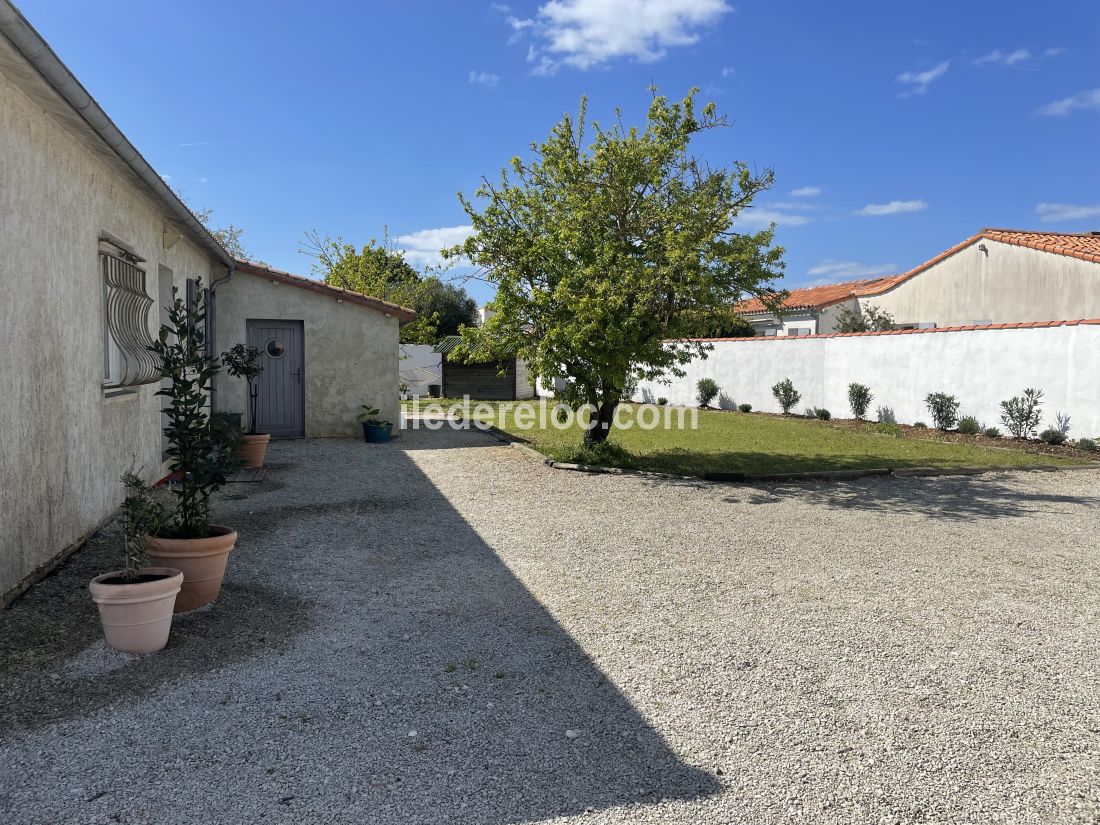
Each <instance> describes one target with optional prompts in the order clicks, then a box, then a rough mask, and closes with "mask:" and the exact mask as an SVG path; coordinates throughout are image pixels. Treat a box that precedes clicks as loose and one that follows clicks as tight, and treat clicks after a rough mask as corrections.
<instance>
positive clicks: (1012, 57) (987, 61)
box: [974, 49, 1031, 66]
mask: <svg viewBox="0 0 1100 825" xmlns="http://www.w3.org/2000/svg"><path fill="white" fill-rule="evenodd" d="M1025 60H1031V52H1029V51H1028V50H1027V49H1016V51H1014V52H1002V51H1001V50H1000V49H994V50H993V51H991V52H990V53H989V54H986V55H982V56H981V57H979V58H978V59H977V60H975V61H974V65H975V66H989V65H997V66H1012V65H1013V64H1016V63H1023V62H1024V61H1025Z"/></svg>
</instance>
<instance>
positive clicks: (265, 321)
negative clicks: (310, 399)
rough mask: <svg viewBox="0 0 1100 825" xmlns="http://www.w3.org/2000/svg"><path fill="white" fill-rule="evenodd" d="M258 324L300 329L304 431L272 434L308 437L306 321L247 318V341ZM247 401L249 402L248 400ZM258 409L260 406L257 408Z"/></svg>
mask: <svg viewBox="0 0 1100 825" xmlns="http://www.w3.org/2000/svg"><path fill="white" fill-rule="evenodd" d="M253 324H256V325H257V326H261V325H263V324H282V325H284V326H291V325H296V326H297V327H298V329H299V330H300V335H299V340H300V341H301V344H302V366H301V375H300V376H299V385H300V386H301V388H302V391H301V392H300V393H298V401H299V405H300V409H299V413H300V420H301V422H302V431H301V433H298V434H297V435H272V436H271V437H272V438H276V439H282V438H287V439H290V438H305V437H306V325H305V321H303V320H302V319H300V318H246V319H245V322H244V336H245V341H248V340H249V339H250V337H251V335H250V333H251V332H252V325H253ZM246 403H247V402H246ZM257 409H258V408H257Z"/></svg>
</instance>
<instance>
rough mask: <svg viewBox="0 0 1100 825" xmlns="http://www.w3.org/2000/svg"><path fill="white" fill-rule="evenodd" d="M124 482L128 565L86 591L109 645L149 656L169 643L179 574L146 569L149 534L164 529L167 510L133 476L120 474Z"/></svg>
mask: <svg viewBox="0 0 1100 825" xmlns="http://www.w3.org/2000/svg"><path fill="white" fill-rule="evenodd" d="M122 483H123V485H124V486H125V487H126V501H125V502H124V503H123V505H122V512H123V516H124V519H125V521H124V532H123V544H124V548H125V551H126V567H125V569H123V570H114V571H112V572H110V573H104V574H103V575H102V576H96V577H95V578H94V579H92V581H91V583H90V584H89V585H88V590H90V591H91V594H92V601H94V602H95V603H96V605H97V606H98V607H99V618H100V620H101V621H102V622H103V636H104V638H105V639H106V640H107V644H109V645H110V646H111V647H113V648H114V649H115V650H121V651H122V652H123V653H152V652H154V651H156V650H161V649H162V648H163V647H164V646H165V645H166V644H168V633H169V631H170V630H171V629H172V610H173V608H174V607H175V604H176V595H177V594H178V593H179V592H180V587H181V585H182V584H183V573H182V572H180V571H179V570H177V569H176V568H173V567H146V566H145V557H146V550H147V548H148V535H149V534H150V533H156V532H157V531H158V530H160V529H161V527H163V525H164V524H165V522H166V520H167V517H168V511H167V508H166V507H165V506H164V504H162V503H161V502H159V501H157V500H156V499H154V498H153V496H152V491H151V490H150V489H149V488H148V487H147V486H145V483H144V482H143V481H142V480H141V479H140V478H139V477H138V476H137V474H135V473H134V472H132V471H131V472H127V473H126V474H125V475H123V476H122Z"/></svg>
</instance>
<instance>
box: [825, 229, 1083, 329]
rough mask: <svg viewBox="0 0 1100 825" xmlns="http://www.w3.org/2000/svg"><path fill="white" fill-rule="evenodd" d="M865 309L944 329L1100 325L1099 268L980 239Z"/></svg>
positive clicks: (869, 301)
mask: <svg viewBox="0 0 1100 825" xmlns="http://www.w3.org/2000/svg"><path fill="white" fill-rule="evenodd" d="M982 246H984V247H985V248H986V250H987V252H983V251H982V249H981V247H982ZM860 304H861V305H862V306H867V305H868V304H872V305H874V306H877V307H880V308H881V309H884V310H886V311H887V312H889V313H890V314H891V315H892V316H893V317H894V320H895V321H896V322H897V323H899V324H916V323H928V322H931V323H935V324H936V325H938V326H941V327H944V326H962V325H967V324H973V323H974V322H975V321H992V322H993V323H994V324H1009V323H1018V322H1021V321H1060V320H1065V319H1073V318H1100V264H1095V263H1090V262H1088V261H1082V260H1079V259H1077V258H1070V257H1068V256H1066V255H1055V254H1053V253H1051V252H1041V251H1039V250H1036V249H1028V248H1026V247H1022V246H1014V245H1012V244H1007V243H1002V242H1000V241H991V240H988V239H985V238H982V239H979V241H978V242H977V243H973V244H971V245H970V246H968V247H966V248H965V249H962V250H960V251H959V252H956V253H955V254H954V255H952V256H950V257H949V258H945V259H944V260H942V261H940V262H939V263H937V264H935V265H934V266H931V267H929V268H928V269H926V270H924V271H923V272H920V273H918V274H916V275H914V276H913V277H912V278H910V279H909V280H907V281H903V282H902V283H901V284H899V285H898V286H896V287H894V288H893V289H892V290H890V291H889V292H884V293H882V294H881V295H871V296H867V297H865V298H861V299H860ZM823 329H824V328H823Z"/></svg>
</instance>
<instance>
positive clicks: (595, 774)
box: [0, 430, 1100, 825]
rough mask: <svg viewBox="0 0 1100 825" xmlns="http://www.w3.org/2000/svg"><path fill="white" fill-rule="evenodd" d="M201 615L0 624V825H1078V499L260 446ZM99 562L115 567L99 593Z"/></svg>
mask: <svg viewBox="0 0 1100 825" xmlns="http://www.w3.org/2000/svg"><path fill="white" fill-rule="evenodd" d="M268 455H269V461H270V462H271V472H270V473H269V476H268V480H267V481H266V482H263V483H260V484H234V485H230V486H229V487H228V488H227V489H226V491H225V494H224V495H223V496H222V498H221V500H220V501H219V503H218V505H217V508H216V513H217V518H218V520H219V521H222V522H224V523H226V524H231V525H234V526H236V527H237V528H238V530H239V531H240V533H241V539H240V542H239V543H238V547H237V550H236V551H235V553H234V555H233V557H232V558H231V561H230V572H229V574H228V578H227V582H226V587H225V590H224V591H223V594H222V598H221V599H220V600H219V601H218V602H217V603H216V604H215V605H213V606H211V607H209V608H205V609H203V610H199V611H196V612H194V613H192V614H188V615H186V616H183V617H179V618H178V619H177V621H176V623H175V625H174V626H173V636H172V641H171V642H170V645H169V647H168V649H167V650H165V651H163V652H162V653H160V654H155V655H153V656H149V657H143V658H136V657H128V656H125V655H123V654H117V653H113V652H111V651H110V650H109V649H106V648H105V647H104V645H103V643H102V641H100V630H99V627H98V620H97V618H96V616H95V613H94V610H93V605H92V603H91V601H90V599H89V598H88V597H87V592H86V589H85V588H86V584H87V580H88V579H90V578H91V576H92V575H93V574H94V573H95V572H102V571H103V570H106V569H110V567H111V566H112V562H111V558H112V556H111V554H112V553H114V552H115V544H116V543H117V539H118V534H117V527H109V528H106V529H105V530H104V531H102V532H101V533H100V534H99V535H97V536H96V537H95V538H94V539H93V540H92V541H91V542H90V543H89V545H88V546H87V547H86V548H85V549H84V550H82V551H81V552H79V553H78V554H76V555H75V556H74V557H73V558H72V559H71V560H70V561H69V563H67V564H66V565H65V566H64V567H63V568H62V569H61V570H60V571H58V572H57V573H56V574H55V575H53V576H51V577H50V578H48V579H47V580H45V581H43V582H42V583H41V584H39V585H38V586H37V587H35V588H34V589H33V590H32V591H31V592H30V593H28V594H27V595H26V596H24V597H23V598H22V599H20V600H19V601H18V602H16V603H15V604H14V605H13V606H12V607H11V608H9V609H8V610H6V611H4V612H2V613H0V822H3V823H4V824H5V825H17V824H19V823H51V825H52V824H53V823H80V824H81V825H90V824H91V823H157V825H173V823H202V825H213V824H214V823H234V825H237V824H238V823H252V822H265V823H372V824H373V823H379V825H411V824H413V823H443V822H454V823H520V822H538V821H551V822H574V821H577V822H592V823H597V822H608V823H610V822H615V823H650V822H653V823H657V822H660V823H684V824H685V825H687V823H704V822H706V823H711V822H714V823H734V822H738V823H740V822H753V823H755V822H786V821H792V822H794V821H806V822H815V823H817V822H837V823H849V822H874V823H879V822H1095V821H1097V818H1098V817H1100V790H1098V789H1100V684H1098V671H1100V617H1098V613H1100V559H1098V554H1097V548H1096V540H1097V536H1098V535H1100V497H1098V496H1100V484H1098V482H1100V473H1098V472H1096V471H1080V472H1065V473H1058V474H1047V473H1026V474H1018V475H1017V474H1000V475H989V476H980V477H965V478H929V479H919V478H908V479H890V478H887V479H867V480H863V481H860V482H858V483H850V484H804V485H778V486H776V485H772V486H738V485H729V486H717V485H716V486H707V485H703V484H700V483H695V482H683V483H679V482H668V481H659V482H658V481H653V480H646V479H644V478H639V477H630V476H588V475H583V474H580V473H570V472H562V471H557V470H551V469H548V468H546V467H543V466H541V465H539V464H538V463H537V462H534V461H532V460H531V459H530V458H528V457H526V456H524V455H522V454H520V453H519V452H518V451H516V450H513V449H511V448H509V447H505V446H501V445H499V444H498V443H497V442H495V441H492V440H491V439H489V438H487V437H485V436H483V435H480V434H477V433H455V432H451V431H449V430H447V431H440V432H434V433H430V432H423V431H421V432H408V433H406V434H405V435H404V436H403V437H402V438H401V439H400V441H398V442H393V443H391V444H389V445H365V444H361V443H357V442H352V441H309V442H282V443H275V444H273V445H272V446H271V449H270V451H269V453H268ZM116 566H117V565H116Z"/></svg>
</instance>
